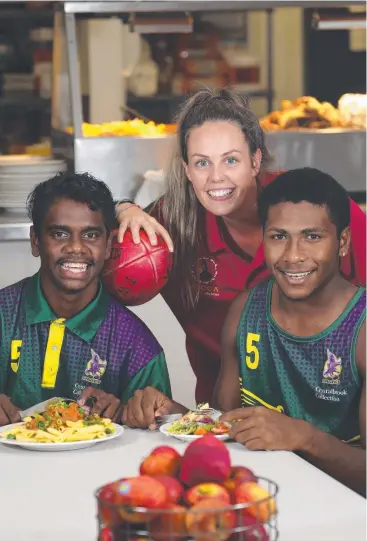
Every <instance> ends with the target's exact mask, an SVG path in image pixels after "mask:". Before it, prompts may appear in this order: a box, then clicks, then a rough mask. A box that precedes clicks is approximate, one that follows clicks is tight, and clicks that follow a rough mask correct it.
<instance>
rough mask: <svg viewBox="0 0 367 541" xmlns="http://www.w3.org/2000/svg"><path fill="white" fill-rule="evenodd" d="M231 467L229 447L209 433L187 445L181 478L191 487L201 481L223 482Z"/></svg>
mask: <svg viewBox="0 0 367 541" xmlns="http://www.w3.org/2000/svg"><path fill="white" fill-rule="evenodd" d="M230 469H231V460H230V456H229V451H228V449H227V447H226V446H225V444H224V443H223V442H222V441H221V440H218V439H217V438H216V437H215V436H212V435H211V434H209V435H208V436H205V437H203V438H199V439H198V440H195V441H193V442H191V443H190V444H189V445H188V446H187V448H186V451H185V453H184V455H183V457H182V463H181V471H180V479H181V481H182V482H183V483H184V484H185V485H187V486H189V487H192V486H194V485H198V484H199V483H207V482H213V483H221V482H223V481H225V480H226V479H227V478H228V476H229V473H230Z"/></svg>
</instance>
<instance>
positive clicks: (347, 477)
mask: <svg viewBox="0 0 367 541" xmlns="http://www.w3.org/2000/svg"><path fill="white" fill-rule="evenodd" d="M356 364H357V368H358V372H359V375H360V377H361V380H362V385H363V387H362V395H361V400H360V405H359V426H360V436H361V440H360V445H361V446H360V447H354V446H353V445H350V444H347V443H344V442H342V441H340V440H338V439H337V438H335V437H334V436H331V435H330V434H327V433H326V432H323V431H322V430H319V429H317V428H315V427H312V429H313V430H311V431H310V436H311V437H310V439H309V441H308V442H305V448H304V449H303V450H301V451H303V456H304V457H305V458H306V459H307V460H308V461H309V462H311V463H312V464H314V465H315V466H317V467H318V468H320V469H322V470H323V471H325V472H326V473H328V474H329V475H331V476H332V477H334V478H335V479H337V480H338V481H341V482H342V483H344V484H345V485H347V486H349V487H350V488H352V489H353V490H355V491H357V492H359V493H360V494H363V495H365V494H366V375H365V374H366V325H365V324H364V325H363V326H362V328H361V330H360V332H359V336H358V339H357V345H356Z"/></svg>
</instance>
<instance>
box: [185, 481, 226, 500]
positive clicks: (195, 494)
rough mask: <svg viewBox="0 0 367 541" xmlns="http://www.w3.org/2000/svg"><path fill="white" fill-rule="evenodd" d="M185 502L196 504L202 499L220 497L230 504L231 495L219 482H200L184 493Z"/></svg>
mask: <svg viewBox="0 0 367 541" xmlns="http://www.w3.org/2000/svg"><path fill="white" fill-rule="evenodd" d="M184 498H185V502H186V503H187V504H188V505H195V504H196V503H198V502H199V501H200V500H204V499H208V498H209V499H211V498H215V499H218V498H220V499H221V500H223V501H225V502H227V505H230V501H231V498H230V495H229V493H228V491H227V490H226V489H225V488H224V487H223V486H222V485H218V483H200V484H199V485H196V486H194V487H191V488H189V490H187V491H186V492H185V495H184Z"/></svg>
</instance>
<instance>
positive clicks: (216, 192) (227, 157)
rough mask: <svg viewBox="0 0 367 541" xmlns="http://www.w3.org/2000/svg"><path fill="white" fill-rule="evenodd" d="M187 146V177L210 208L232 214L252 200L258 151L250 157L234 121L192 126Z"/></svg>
mask: <svg viewBox="0 0 367 541" xmlns="http://www.w3.org/2000/svg"><path fill="white" fill-rule="evenodd" d="M187 150H188V163H187V164H185V169H186V174H187V177H188V179H189V180H190V182H191V183H192V185H193V188H194V191H195V194H196V196H197V198H198V199H199V201H200V203H201V204H202V205H203V206H204V207H205V208H206V209H207V210H208V211H209V212H212V213H213V214H215V215H217V216H228V217H229V216H233V215H235V214H236V213H237V212H238V211H239V210H242V209H245V208H246V205H248V201H249V200H251V201H253V200H254V196H256V182H255V177H256V176H257V174H258V173H259V169H260V163H261V151H260V150H257V151H256V153H255V155H254V156H253V157H251V154H250V149H249V146H248V144H247V142H246V141H245V138H244V136H243V133H242V131H241V129H240V128H239V126H238V125H237V124H236V123H234V122H228V121H222V120H220V121H214V122H206V123H205V124H203V125H202V126H198V127H195V128H193V129H192V130H191V132H190V135H189V138H188V147H187ZM246 200H247V201H246Z"/></svg>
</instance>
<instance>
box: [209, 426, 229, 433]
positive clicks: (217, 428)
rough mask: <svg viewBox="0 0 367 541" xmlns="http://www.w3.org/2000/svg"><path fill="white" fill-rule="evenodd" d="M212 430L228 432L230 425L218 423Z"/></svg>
mask: <svg viewBox="0 0 367 541" xmlns="http://www.w3.org/2000/svg"><path fill="white" fill-rule="evenodd" d="M211 432H212V433H213V434H218V435H220V434H228V432H229V426H227V425H226V424H224V423H217V424H216V425H215V426H213V428H212V430H211Z"/></svg>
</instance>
